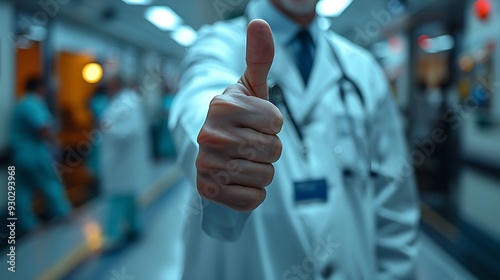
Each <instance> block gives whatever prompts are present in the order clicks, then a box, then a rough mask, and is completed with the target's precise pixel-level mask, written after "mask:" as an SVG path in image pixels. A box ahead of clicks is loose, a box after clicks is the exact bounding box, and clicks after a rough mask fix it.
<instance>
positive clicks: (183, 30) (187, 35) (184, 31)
mask: <svg viewBox="0 0 500 280" xmlns="http://www.w3.org/2000/svg"><path fill="white" fill-rule="evenodd" d="M170 37H171V38H172V39H174V40H175V41H176V42H177V43H178V44H179V45H181V46H184V47H189V46H191V45H192V44H193V43H194V42H195V41H196V39H197V38H198V34H197V33H196V31H195V30H194V29H193V28H192V27H191V26H189V25H181V26H179V28H177V29H176V30H175V31H174V32H172V34H170Z"/></svg>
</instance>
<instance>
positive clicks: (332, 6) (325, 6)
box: [316, 0, 352, 17]
mask: <svg viewBox="0 0 500 280" xmlns="http://www.w3.org/2000/svg"><path fill="white" fill-rule="evenodd" d="M351 3H352V0H321V1H319V2H318V4H317V5H316V12H317V13H318V15H322V16H325V17H338V16H340V15H341V14H342V13H343V12H344V11H345V10H346V9H347V7H349V5H351Z"/></svg>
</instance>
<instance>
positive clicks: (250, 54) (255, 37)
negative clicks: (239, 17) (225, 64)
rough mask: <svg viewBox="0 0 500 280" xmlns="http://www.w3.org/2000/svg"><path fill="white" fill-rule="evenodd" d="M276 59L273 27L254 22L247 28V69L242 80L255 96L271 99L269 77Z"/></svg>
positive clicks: (264, 23)
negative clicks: (269, 95) (268, 87)
mask: <svg viewBox="0 0 500 280" xmlns="http://www.w3.org/2000/svg"><path fill="white" fill-rule="evenodd" d="M273 58H274V41H273V33H272V31H271V27H269V25H268V24H267V22H265V21H264V20H262V19H255V20H252V21H251V22H250V23H249V24H248V28H247V50H246V62H247V69H246V70H245V73H244V74H243V76H242V77H241V79H240V83H242V84H243V85H244V86H245V87H246V88H247V89H248V90H249V91H250V92H251V93H252V94H253V95H254V96H256V97H260V98H262V99H266V100H267V99H269V97H268V89H267V75H268V74H269V70H270V69H271V65H272V63H273Z"/></svg>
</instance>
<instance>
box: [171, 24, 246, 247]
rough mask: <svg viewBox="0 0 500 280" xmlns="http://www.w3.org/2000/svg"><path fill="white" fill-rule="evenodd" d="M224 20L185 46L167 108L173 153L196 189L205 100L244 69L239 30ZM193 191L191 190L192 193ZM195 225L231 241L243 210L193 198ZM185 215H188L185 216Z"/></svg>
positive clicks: (240, 226)
mask: <svg viewBox="0 0 500 280" xmlns="http://www.w3.org/2000/svg"><path fill="white" fill-rule="evenodd" d="M233 29H234V26H232V27H231V26H228V24H227V23H216V24H215V25H214V26H211V27H205V28H202V30H200V36H199V39H198V41H197V42H196V43H195V44H194V45H193V46H192V47H191V49H190V50H189V52H188V54H187V56H186V58H185V60H184V61H183V64H182V68H183V69H182V76H181V80H180V92H179V93H178V94H177V96H176V97H175V99H174V102H173V104H172V109H171V111H170V116H169V118H170V120H169V128H170V130H171V132H172V135H173V138H174V142H175V145H176V148H177V151H178V163H179V165H180V166H181V168H182V169H183V171H184V172H185V174H186V176H187V178H188V180H189V182H190V184H191V185H192V186H193V188H196V187H195V186H196V167H195V160H196V156H197V154H198V144H197V137H198V134H199V132H200V130H201V127H202V126H203V124H204V122H205V119H206V116H207V113H208V107H209V104H210V101H211V100H212V99H213V97H214V96H216V95H219V94H222V93H223V92H224V90H225V89H226V87H227V86H229V85H231V84H233V83H236V82H237V81H238V79H239V77H240V75H241V73H242V72H243V70H244V69H240V68H241V65H242V63H241V61H244V59H245V58H244V56H243V52H241V50H244V46H243V44H244V40H243V38H244V37H243V36H242V35H243V34H242V33H243V32H244V29H241V30H238V31H239V32H238V31H235V30H233ZM196 195H197V192H196ZM198 201H199V203H200V205H202V207H201V209H202V211H201V217H197V218H201V224H202V228H203V230H204V232H205V233H206V234H208V235H209V236H211V237H213V238H216V239H219V240H223V241H235V240H237V239H238V238H239V235H240V233H241V231H242V229H243V226H244V224H245V222H246V219H247V218H248V216H249V213H239V212H236V211H233V210H231V209H229V208H227V207H224V206H221V205H219V204H216V203H214V202H210V201H207V200H204V199H202V198H201V197H199V200H198ZM190 219H191V217H190Z"/></svg>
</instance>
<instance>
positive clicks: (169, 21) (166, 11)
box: [145, 6, 182, 31]
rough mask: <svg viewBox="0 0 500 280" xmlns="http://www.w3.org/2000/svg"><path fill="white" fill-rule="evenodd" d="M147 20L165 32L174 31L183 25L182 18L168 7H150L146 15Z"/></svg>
mask: <svg viewBox="0 0 500 280" xmlns="http://www.w3.org/2000/svg"><path fill="white" fill-rule="evenodd" d="M145 17H146V19H147V20H148V21H149V22H151V23H152V24H154V25H155V26H156V27H158V28H159V29H161V30H163V31H172V30H174V29H176V28H177V27H178V26H179V25H180V24H181V23H182V19H181V17H180V16H179V15H178V14H177V13H175V12H174V10H172V9H170V8H169V7H167V6H155V7H150V8H148V9H147V10H146V13H145Z"/></svg>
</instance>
